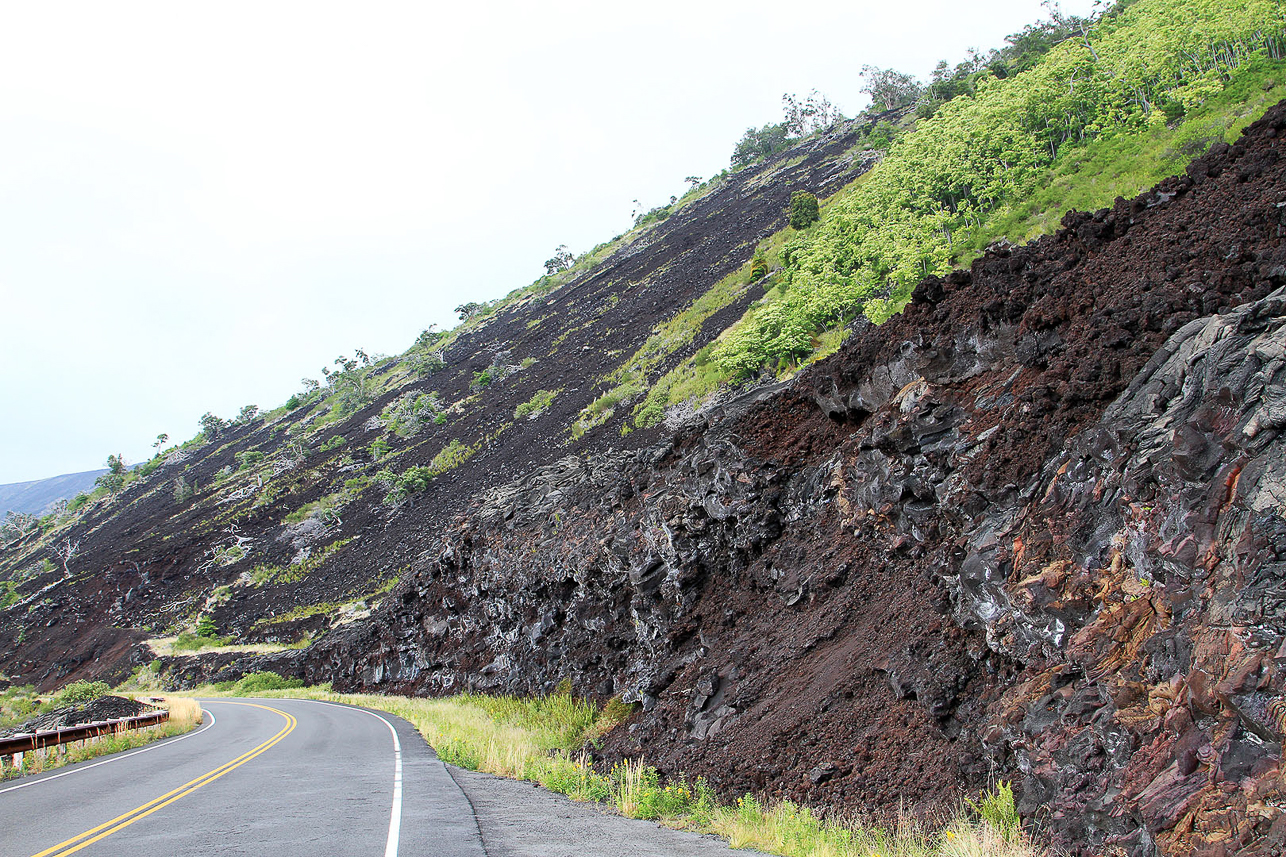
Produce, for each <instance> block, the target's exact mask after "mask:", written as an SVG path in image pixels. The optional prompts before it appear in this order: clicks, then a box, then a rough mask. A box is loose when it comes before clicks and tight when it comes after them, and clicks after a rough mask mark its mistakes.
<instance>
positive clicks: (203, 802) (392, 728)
mask: <svg viewBox="0 0 1286 857" xmlns="http://www.w3.org/2000/svg"><path fill="white" fill-rule="evenodd" d="M202 705H203V707H204V708H205V710H206V712H207V715H206V718H205V724H204V725H202V726H201V727H200V728H199V729H198V730H197V731H195V732H191V733H188V734H187V735H184V736H181V737H179V738H174V739H171V740H168V741H164V742H159V743H157V744H152V745H149V746H147V747H145V748H142V749H140V750H135V751H133V752H130V753H125V754H121V755H117V756H108V757H104V758H103V759H100V760H97V761H96V762H92V763H83V764H80V765H75V766H72V767H70V768H65V769H60V770H57V771H53V772H51V773H49V774H46V775H43V776H40V777H32V778H28V779H25V780H22V781H20V782H17V783H13V784H11V785H7V786H0V855H3V857H33V855H39V857H55V855H64V854H73V853H82V854H85V855H96V857H98V856H99V855H101V857H108V855H121V857H124V855H130V857H136V855H140V854H156V855H162V854H164V855H173V857H187V855H209V854H251V855H272V857H295V855H298V856H299V857H317V855H340V854H344V855H348V854H352V855H359V854H362V855H365V854H369V855H376V857H378V855H381V854H382V855H385V857H393V855H404V857H418V855H426V857H427V855H462V856H463V855H470V856H471V857H472V855H478V857H481V855H483V854H484V851H483V848H482V841H481V837H480V834H479V831H478V824H477V821H476V820H475V819H474V815H473V810H472V808H471V806H470V805H469V801H468V799H467V798H466V797H465V795H464V793H463V792H462V791H461V790H460V788H459V786H457V785H456V783H455V781H454V780H453V779H452V778H451V776H450V774H449V773H448V772H447V770H446V768H445V767H444V766H443V764H442V763H441V762H440V761H438V759H437V758H436V757H435V756H434V755H433V752H432V750H430V749H429V748H428V745H426V744H425V743H424V740H423V739H422V738H420V736H419V735H418V734H417V733H416V732H415V730H414V728H413V727H412V726H411V725H410V724H409V723H407V722H406V721H404V720H401V719H399V718H395V717H391V716H387V715H382V714H375V713H373V712H370V711H365V710H363V709H360V708H352V707H349V706H342V705H333V704H330V703H323V702H314V701H309V700H294V699H273V700H207V701H203V703H202ZM395 738H396V740H395ZM411 833H413V835H409V834H411Z"/></svg>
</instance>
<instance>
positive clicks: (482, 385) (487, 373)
mask: <svg viewBox="0 0 1286 857" xmlns="http://www.w3.org/2000/svg"><path fill="white" fill-rule="evenodd" d="M490 386H491V370H490V369H483V370H482V371H481V372H474V373H473V380H472V381H470V382H469V389H470V390H473V391H474V392H475V393H476V392H478V391H479V390H485V389H486V388H487V387H490Z"/></svg>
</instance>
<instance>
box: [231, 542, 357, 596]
mask: <svg viewBox="0 0 1286 857" xmlns="http://www.w3.org/2000/svg"><path fill="white" fill-rule="evenodd" d="M351 541H352V539H351V538H348V539H337V540H335V541H333V542H331V543H330V544H328V545H326V547H324V548H322V549H321V550H319V551H315V552H314V553H312V554H309V556H308V557H307V558H305V559H301V560H300V561H299V562H294V563H291V564H290V565H288V566H286V567H285V568H280V567H279V566H275V565H257V566H255V567H254V568H252V569H250V583H251V585H253V586H267V585H268V584H270V583H273V584H278V583H298V582H299V581H301V580H303V579H304V578H305V577H307V576H308V575H309V574H311V573H312V572H314V571H316V570H317V569H318V568H320V567H321V564H322V563H323V562H325V561H326V560H328V559H330V558H331V557H332V556H334V555H335V554H336V553H338V552H339V551H340V550H341V549H342V548H343V547H344V545H346V544H348V543H349V542H351Z"/></svg>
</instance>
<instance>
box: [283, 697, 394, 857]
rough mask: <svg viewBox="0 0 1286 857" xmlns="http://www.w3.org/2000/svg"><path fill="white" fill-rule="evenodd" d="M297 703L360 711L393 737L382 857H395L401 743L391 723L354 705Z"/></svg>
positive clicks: (304, 700)
mask: <svg viewBox="0 0 1286 857" xmlns="http://www.w3.org/2000/svg"><path fill="white" fill-rule="evenodd" d="M299 701H300V702H315V703H317V704H318V705H329V706H331V707H332V708H345V709H348V710H349V711H360V712H362V713H363V714H369V715H370V716H371V717H374V718H375V719H376V720H378V721H380V722H381V723H383V724H384V725H385V726H387V727H388V731H389V733H390V734H391V735H392V736H393V808H392V810H391V811H390V814H389V820H388V844H387V845H385V846H384V857H397V843H398V839H399V838H400V837H401V834H402V742H401V741H399V740H398V738H397V730H396V729H395V728H393V724H392V723H389V722H388V721H387V720H385V719H384V718H383V717H381V716H380V715H378V714H376V713H375V712H374V711H370V710H369V709H366V708H359V707H358V706H356V705H340V704H339V703H336V702H326V701H325V700H322V699H300V700H299Z"/></svg>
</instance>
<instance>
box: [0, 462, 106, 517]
mask: <svg viewBox="0 0 1286 857" xmlns="http://www.w3.org/2000/svg"><path fill="white" fill-rule="evenodd" d="M106 472H107V471H106V470H87V471H85V472H83V473H64V474H63V475H61V476H51V477H50V478H48V479H36V480H33V481H31V482H10V483H8V484H6V485H0V518H3V517H4V516H5V515H7V514H9V513H10V512H22V513H24V514H27V515H39V514H41V513H43V512H44V511H45V510H46V509H48V508H49V507H50V506H51V505H52V504H54V503H56V502H57V501H59V500H70V499H71V498H72V497H75V496H76V495H77V494H79V493H81V492H82V491H89V490H92V489H93V487H94V480H95V479H97V478H98V477H100V476H102V475H103V474H104V473H106Z"/></svg>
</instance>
